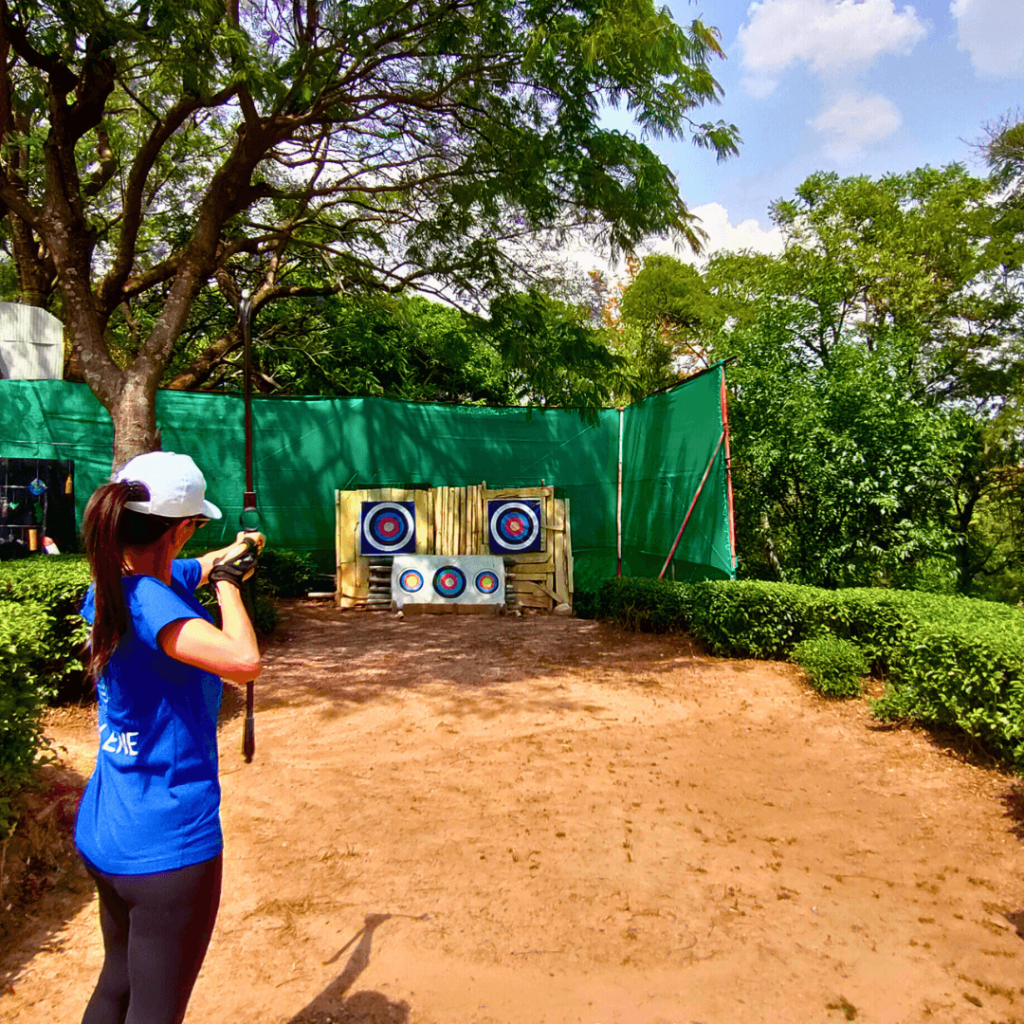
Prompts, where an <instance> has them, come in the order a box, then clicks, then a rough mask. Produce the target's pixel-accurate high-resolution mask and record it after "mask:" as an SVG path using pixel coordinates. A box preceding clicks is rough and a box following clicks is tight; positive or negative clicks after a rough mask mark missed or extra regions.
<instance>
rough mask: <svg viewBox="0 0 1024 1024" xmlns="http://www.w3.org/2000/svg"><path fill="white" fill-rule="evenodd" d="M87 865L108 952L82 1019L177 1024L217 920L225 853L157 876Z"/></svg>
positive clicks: (87, 1022) (101, 1023)
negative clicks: (112, 871) (97, 896)
mask: <svg viewBox="0 0 1024 1024" xmlns="http://www.w3.org/2000/svg"><path fill="white" fill-rule="evenodd" d="M85 867H86V870H87V871H88V872H89V874H90V875H92V877H93V879H94V880H95V881H96V888H97V889H98V890H99V894H100V928H101V930H102V932H103V949H104V952H105V954H106V955H105V959H104V961H103V970H102V971H101V972H100V978H99V981H98V982H97V983H96V990H95V992H93V994H92V998H91V999H90V1000H89V1005H88V1006H87V1007H86V1009H85V1016H84V1017H83V1018H82V1024H181V1021H182V1019H183V1018H184V1016H185V1008H186V1007H187V1006H188V1000H189V996H191V995H192V986H193V985H195V983H196V978H197V977H198V976H199V968H200V967H201V966H202V963H203V957H205V956H206V947H207V946H208V945H209V944H210V936H211V935H212V934H213V924H214V921H216V919H217V908H218V906H219V905H220V883H221V870H222V867H223V860H222V858H221V857H219V856H218V857H214V858H213V860H207V861H204V862H203V863H202V864H193V865H191V866H190V867H187V868H180V869H179V870H177V871H161V872H160V873H158V874H155V875H107V874H104V873H103V872H102V871H100V870H98V869H97V868H96V867H95V866H94V865H92V864H90V863H89V862H88V861H86V862H85Z"/></svg>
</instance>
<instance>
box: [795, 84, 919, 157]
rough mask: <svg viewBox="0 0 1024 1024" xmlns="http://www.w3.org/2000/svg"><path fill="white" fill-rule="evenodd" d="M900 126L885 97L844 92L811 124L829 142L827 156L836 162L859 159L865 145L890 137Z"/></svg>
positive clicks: (901, 121) (894, 110) (898, 117)
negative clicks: (857, 157)
mask: <svg viewBox="0 0 1024 1024" xmlns="http://www.w3.org/2000/svg"><path fill="white" fill-rule="evenodd" d="M902 123H903V118H902V117H901V115H900V112H899V111H898V110H897V109H896V107H894V106H893V105H892V104H891V103H890V102H889V101H888V100H887V99H886V98H885V97H884V96H878V95H871V96H858V95H856V94H855V93H851V92H846V93H843V94H842V95H841V96H840V97H839V98H838V99H837V100H836V101H835V103H833V104H832V106H831V107H829V108H828V110H826V111H824V112H823V113H821V114H819V115H818V117H816V118H815V119H814V121H812V122H811V124H812V126H813V127H814V128H817V130H818V131H819V132H822V133H824V135H825V136H826V137H827V139H828V147H827V148H828V153H829V155H830V156H832V157H835V158H836V159H838V160H844V159H848V158H849V157H854V156H858V155H859V154H860V153H861V152H862V151H863V149H864V147H865V146H866V145H868V144H869V143H872V142H878V141H879V140H880V139H884V138H885V137H886V136H887V135H891V134H892V133H893V132H894V131H896V129H897V128H899V126H900V125H901V124H902Z"/></svg>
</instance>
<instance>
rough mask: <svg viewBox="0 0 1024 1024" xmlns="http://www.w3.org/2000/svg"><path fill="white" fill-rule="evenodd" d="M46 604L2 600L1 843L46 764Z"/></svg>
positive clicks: (49, 623) (49, 691)
mask: <svg viewBox="0 0 1024 1024" xmlns="http://www.w3.org/2000/svg"><path fill="white" fill-rule="evenodd" d="M52 627H53V620H52V618H51V617H50V615H49V614H47V610H46V608H45V607H44V606H43V605H42V604H40V603H33V602H28V601H26V602H22V603H20V604H18V603H14V602H11V601H0V679H2V680H3V685H2V686H0V839H5V838H6V837H7V836H8V834H9V833H10V830H11V828H12V827H13V825H14V822H13V821H12V820H11V798H12V796H13V794H14V792H15V791H16V789H17V788H18V787H19V786H21V785H23V784H24V782H25V781H26V780H27V779H28V777H29V775H30V774H31V772H32V769H33V767H35V765H37V764H39V763H40V761H41V760H45V749H46V747H45V743H44V740H43V731H42V714H43V707H44V706H45V704H46V702H47V700H48V698H49V697H51V696H52V694H53V688H52V685H51V684H50V683H49V682H48V680H47V679H46V678H45V677H44V676H41V675H40V673H39V665H40V663H41V662H42V661H43V660H44V658H45V655H46V653H47V651H48V649H49V647H50V646H51V645H52V642H53V629H52Z"/></svg>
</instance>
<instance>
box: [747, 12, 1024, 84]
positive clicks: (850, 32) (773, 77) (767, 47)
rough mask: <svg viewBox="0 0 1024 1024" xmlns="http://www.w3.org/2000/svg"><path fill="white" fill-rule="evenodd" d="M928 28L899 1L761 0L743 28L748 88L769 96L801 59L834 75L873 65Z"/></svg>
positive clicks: (907, 49)
mask: <svg viewBox="0 0 1024 1024" xmlns="http://www.w3.org/2000/svg"><path fill="white" fill-rule="evenodd" d="M954 2H961V3H963V2H966V3H971V2H972V0H954ZM974 2H978V0H974ZM981 2H983V3H992V4H998V3H1004V4H1007V5H1013V4H1016V3H1019V0H981ZM927 32H928V29H927V27H926V26H925V24H924V22H922V21H921V19H920V18H919V17H918V14H917V11H916V10H915V9H914V8H913V7H909V6H908V7H904V8H902V10H899V11H898V10H897V9H896V6H895V4H894V2H893V0H755V2H754V3H752V4H751V5H750V6H749V7H748V8H747V19H746V22H745V23H744V24H743V26H742V27H741V28H740V31H739V47H740V53H741V56H742V61H743V69H744V71H745V72H746V75H745V77H744V80H743V83H744V87H745V88H746V90H747V92H748V93H750V95H751V96H753V97H754V98H756V99H764V98H765V97H766V96H768V95H770V94H771V92H772V91H773V90H774V88H775V86H776V85H777V84H778V76H779V74H780V73H781V72H783V71H785V70H786V69H787V68H789V67H790V66H791V65H793V64H795V63H797V62H804V63H806V64H807V65H808V66H809V67H810V68H811V70H812V71H813V72H814V73H815V74H817V75H819V76H821V77H828V76H831V75H835V74H837V73H841V72H844V71H850V70H855V69H860V68H864V67H867V66H868V65H870V64H871V63H872V62H873V61H874V60H875V59H876V58H877V57H879V56H881V55H882V54H900V53H909V52H910V51H911V50H912V49H913V48H914V46H915V45H916V44H917V43H919V42H920V41H921V40H922V39H923V38H924V37H925V35H926V34H927Z"/></svg>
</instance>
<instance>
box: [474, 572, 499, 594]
mask: <svg viewBox="0 0 1024 1024" xmlns="http://www.w3.org/2000/svg"><path fill="white" fill-rule="evenodd" d="M474 582H475V584H476V589H477V590H478V591H480V593H481V594H488V595H490V594H496V593H497V592H498V587H499V586H501V581H500V580H499V579H498V574H497V573H496V572H493V571H492V570H490V569H484V571H483V572H478V573H477V574H476V580H475V581H474Z"/></svg>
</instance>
